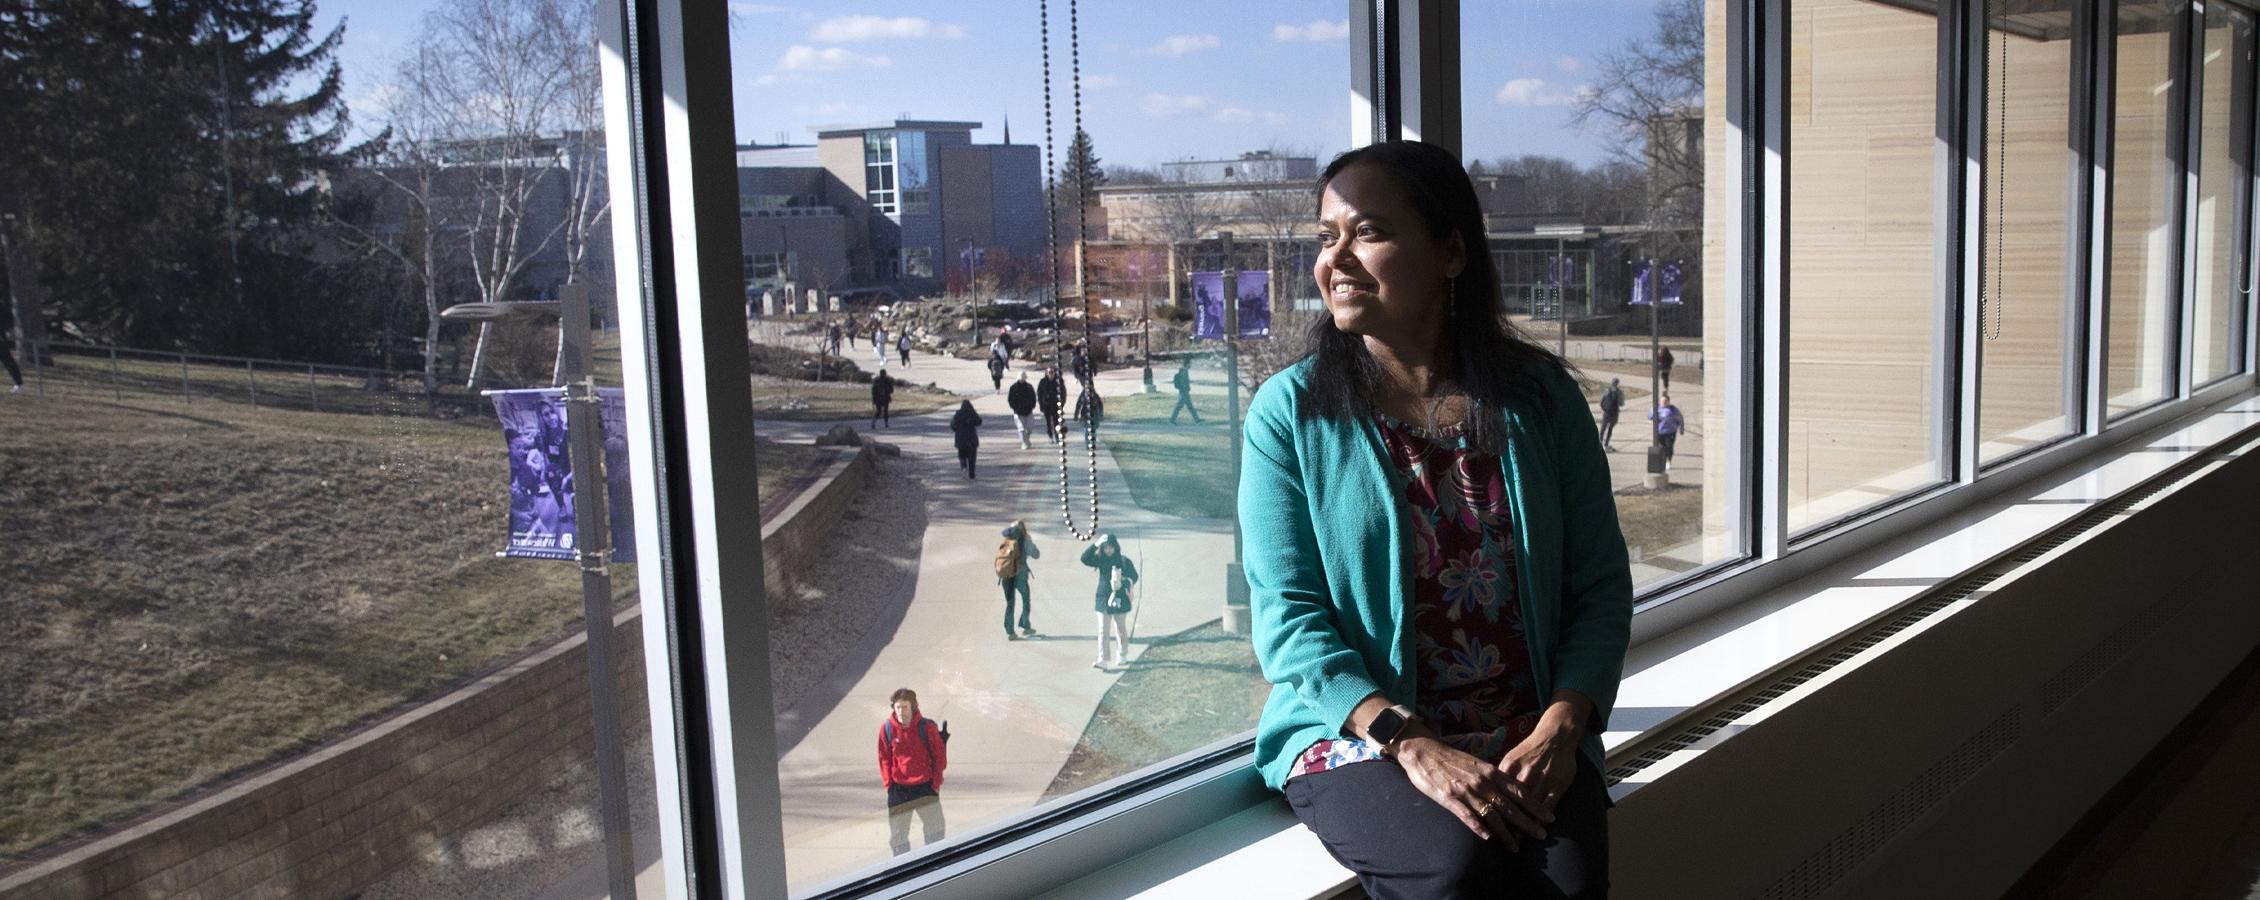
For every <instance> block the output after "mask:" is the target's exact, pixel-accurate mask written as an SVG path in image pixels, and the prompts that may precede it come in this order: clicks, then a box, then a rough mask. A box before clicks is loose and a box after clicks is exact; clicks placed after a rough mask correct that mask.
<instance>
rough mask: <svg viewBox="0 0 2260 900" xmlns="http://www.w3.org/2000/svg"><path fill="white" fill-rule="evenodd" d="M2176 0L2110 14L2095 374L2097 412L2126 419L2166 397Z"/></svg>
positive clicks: (2135, 0) (2176, 122)
mask: <svg viewBox="0 0 2260 900" xmlns="http://www.w3.org/2000/svg"><path fill="white" fill-rule="evenodd" d="M2188 12H2189V4H2188V3H2186V2H2184V0H2126V2H2122V3H2120V4H2119V8H2118V16H2117V23H2118V37H2117V41H2116V43H2115V45H2114V46H2115V49H2114V53H2115V54H2116V55H2117V69H2118V72H2117V90H2115V91H2114V92H2113V94H2112V100H2113V104H2114V108H2113V126H2112V130H2111V135H2112V138H2111V223H2110V224H2111V233H2110V241H2111V249H2110V253H2111V257H2110V266H2111V268H2110V272H2111V275H2110V289H2109V290H2108V291H2107V292H2106V294H2105V298H2104V302H2105V304H2106V305H2107V306H2108V307H2109V316H2108V322H2107V326H2108V327H2109V329H2110V336H2111V339H2110V343H2109V347H2108V349H2107V351H2106V352H2107V354H2108V356H2109V365H2108V367H2107V368H2106V371H2105V373H2104V396H2105V402H2106V403H2107V412H2108V413H2109V414H2112V415H2116V414H2119V413H2123V412H2127V411H2129V410H2132V409H2135V408H2138V407H2141V406H2143V405H2146V404H2148V403H2151V402H2153V401H2157V400H2162V399H2165V398H2166V397H2167V396H2169V395H2171V394H2172V393H2173V391H2174V383H2173V379H2172V378H2171V377H2170V374H2171V371H2172V369H2171V367H2172V365H2173V348H2174V345H2175V344H2176V343H2178V341H2177V339H2176V335H2175V334H2174V331H2173V329H2174V321H2175V317H2174V310H2175V307H2176V306H2177V305H2178V304H2177V302H2176V298H2177V297H2178V296H2179V287H2178V278H2177V275H2178V273H2179V272H2180V270H2181V240H2180V233H2181V229H2179V228H2177V227H2175V226H2176V224H2177V223H2178V222H2179V221H2180V214H2179V212H2178V210H2179V208H2180V204H2179V203H2178V202H2177V200H2176V198H2177V197H2178V196H2179V195H2180V193H2181V186H2182V176H2181V172H2180V167H2179V166H2178V165H2177V164H2176V163H2175V159H2176V157H2177V156H2178V155H2179V152H2180V148H2181V143H2182V139H2181V133H2182V117H2181V115H2180V112H2179V109H2180V107H2181V103H2182V85H2181V81H2180V79H2179V78H2178V77H2177V76H2178V73H2180V72H2181V71H2182V66H2183V64H2182V56H2181V52H2180V44H2179V41H2178V40H2177V37H2178V35H2179V34H2180V33H2181V32H2183V31H2185V30H2186V29H2185V28H2184V23H2185V22H2186V20H2187V18H2188Z"/></svg>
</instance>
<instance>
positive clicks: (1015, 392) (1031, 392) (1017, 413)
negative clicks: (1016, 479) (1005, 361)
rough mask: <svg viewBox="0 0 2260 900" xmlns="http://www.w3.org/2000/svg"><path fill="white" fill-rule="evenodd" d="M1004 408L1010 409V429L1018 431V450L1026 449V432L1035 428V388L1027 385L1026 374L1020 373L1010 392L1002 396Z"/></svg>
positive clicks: (1024, 371)
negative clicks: (1008, 407)
mask: <svg viewBox="0 0 2260 900" xmlns="http://www.w3.org/2000/svg"><path fill="white" fill-rule="evenodd" d="M1004 402H1005V405H1006V406H1010V407H1012V427H1014V428H1017V429H1019V430H1020V449H1022V450H1026V449H1028V431H1029V429H1032V428H1034V427H1036V420H1035V415H1036V386H1035V385H1032V384H1029V383H1028V372H1027V370H1025V369H1023V370H1021V372H1020V380H1019V381H1015V382H1013V383H1012V390H1009V391H1006V392H1005V395H1004Z"/></svg>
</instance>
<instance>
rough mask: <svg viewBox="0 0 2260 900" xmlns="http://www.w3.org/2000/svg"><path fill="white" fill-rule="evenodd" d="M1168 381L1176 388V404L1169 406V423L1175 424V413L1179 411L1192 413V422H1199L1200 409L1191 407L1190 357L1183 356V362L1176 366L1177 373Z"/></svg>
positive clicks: (1191, 369) (1191, 367)
mask: <svg viewBox="0 0 2260 900" xmlns="http://www.w3.org/2000/svg"><path fill="white" fill-rule="evenodd" d="M1169 383H1170V384H1172V385H1175V386H1176V388H1177V405H1176V406H1172V407H1170V408H1169V424H1171V425H1175V424H1177V414H1178V413H1180V412H1189V413H1192V414H1193V424H1195V425H1199V424H1201V411H1200V410H1198V409H1194V408H1193V358H1192V357H1190V356H1188V357H1185V362H1184V364H1183V365H1180V366H1178V367H1177V374H1176V376H1174V377H1172V378H1170V379H1169Z"/></svg>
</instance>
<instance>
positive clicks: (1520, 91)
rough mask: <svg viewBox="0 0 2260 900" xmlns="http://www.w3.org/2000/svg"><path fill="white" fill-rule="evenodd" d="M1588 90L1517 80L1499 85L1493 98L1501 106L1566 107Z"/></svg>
mask: <svg viewBox="0 0 2260 900" xmlns="http://www.w3.org/2000/svg"><path fill="white" fill-rule="evenodd" d="M1588 90H1591V89H1590V88H1588V87H1586V86H1584V85H1578V86H1577V87H1574V88H1563V87H1559V86H1557V85H1553V84H1549V83H1547V81H1546V79H1543V78H1517V79H1514V80H1513V81H1509V82H1507V83H1506V84H1503V85H1500V86H1499V92H1498V93H1497V94H1495V95H1493V96H1494V97H1495V98H1496V99H1497V100H1498V101H1499V105H1501V106H1568V105H1570V104H1572V103H1575V102H1577V99H1578V97H1580V96H1582V95H1583V94H1584V93H1585V92H1586V91H1588Z"/></svg>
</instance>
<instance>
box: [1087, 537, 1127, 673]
mask: <svg viewBox="0 0 2260 900" xmlns="http://www.w3.org/2000/svg"><path fill="white" fill-rule="evenodd" d="M1083 564H1084V565H1086V566H1090V567H1091V568H1094V569H1097V570H1099V583H1098V587H1097V588H1096V589H1095V590H1094V591H1093V592H1092V594H1091V606H1092V608H1093V609H1096V610H1097V611H1098V614H1099V658H1098V659H1096V660H1093V661H1092V662H1091V668H1094V669H1098V670H1100V671H1102V672H1103V671H1105V670H1106V669H1108V668H1109V667H1111V666H1114V665H1117V664H1120V665H1129V664H1130V588H1131V586H1133V585H1135V584H1137V583H1138V567H1137V566H1133V565H1131V564H1130V558H1129V557H1127V556H1124V555H1122V543H1121V542H1120V541H1117V540H1115V539H1114V535H1111V534H1102V535H1100V536H1099V540H1098V542H1097V543H1095V544H1092V545H1091V546H1088V547H1085V548H1083ZM1109 632H1111V633H1113V635H1114V640H1115V648H1116V649H1115V653H1114V659H1113V661H1112V662H1110V661H1108V659H1107V644H1106V639H1107V634H1108V633H1109Z"/></svg>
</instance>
